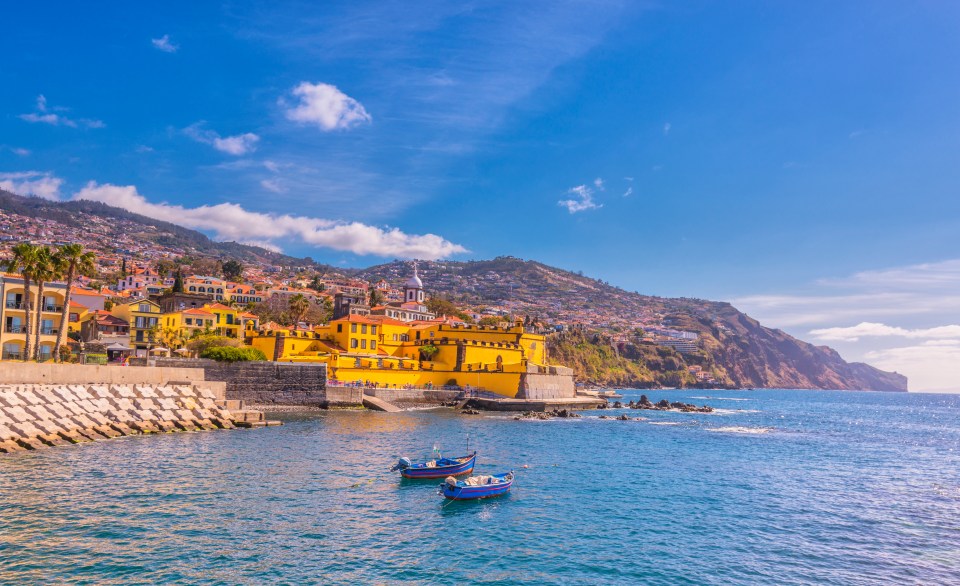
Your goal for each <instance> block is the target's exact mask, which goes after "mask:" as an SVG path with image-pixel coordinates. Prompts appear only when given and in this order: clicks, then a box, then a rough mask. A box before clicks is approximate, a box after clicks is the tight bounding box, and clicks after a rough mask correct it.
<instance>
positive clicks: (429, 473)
mask: <svg viewBox="0 0 960 586" xmlns="http://www.w3.org/2000/svg"><path fill="white" fill-rule="evenodd" d="M476 462H477V454H475V453H474V454H473V455H472V456H471V457H470V459H469V460H467V461H466V462H460V463H459V464H455V465H452V466H435V467H433V468H427V467H422V468H420V467H414V466H411V467H409V468H404V469H403V470H401V471H400V476H403V477H404V478H414V479H437V478H446V477H448V476H463V475H464V474H470V473H471V472H473V467H474V465H475V464H476Z"/></svg>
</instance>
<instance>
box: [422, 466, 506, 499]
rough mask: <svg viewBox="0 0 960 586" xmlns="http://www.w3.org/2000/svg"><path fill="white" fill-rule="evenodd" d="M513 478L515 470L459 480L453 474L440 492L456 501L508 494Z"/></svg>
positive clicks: (441, 487)
mask: <svg viewBox="0 0 960 586" xmlns="http://www.w3.org/2000/svg"><path fill="white" fill-rule="evenodd" d="M513 478H514V473H513V470H511V471H510V472H504V473H503V474H494V475H493V476H471V477H470V478H467V479H466V480H457V479H456V478H454V477H452V476H451V477H449V478H447V479H446V480H445V481H444V482H443V484H441V485H440V494H442V495H443V496H445V497H446V498H448V499H451V500H455V501H467V500H474V499H485V498H490V497H492V496H500V495H504V494H507V492H508V491H509V490H510V487H511V486H513Z"/></svg>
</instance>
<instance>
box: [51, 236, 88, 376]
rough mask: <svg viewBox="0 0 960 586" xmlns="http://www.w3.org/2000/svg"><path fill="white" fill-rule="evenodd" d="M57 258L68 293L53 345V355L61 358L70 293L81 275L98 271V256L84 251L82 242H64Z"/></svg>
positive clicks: (67, 320)
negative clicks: (96, 260)
mask: <svg viewBox="0 0 960 586" xmlns="http://www.w3.org/2000/svg"><path fill="white" fill-rule="evenodd" d="M56 258H57V263H58V264H59V265H60V270H61V272H62V273H63V275H64V277H65V278H66V281H67V294H66V295H65V296H64V299H63V311H61V312H60V329H59V330H58V331H57V342H56V344H55V345H54V347H53V356H54V357H55V358H59V357H60V347H61V346H62V345H63V336H64V332H66V331H67V324H68V322H69V319H70V293H71V289H73V282H74V280H75V279H76V278H77V277H78V276H80V275H84V276H86V277H92V276H93V275H94V273H95V272H96V266H95V265H94V259H95V258H96V256H95V255H94V254H93V253H92V252H84V251H83V245H81V244H64V245H63V246H61V247H60V248H59V249H57V254H56Z"/></svg>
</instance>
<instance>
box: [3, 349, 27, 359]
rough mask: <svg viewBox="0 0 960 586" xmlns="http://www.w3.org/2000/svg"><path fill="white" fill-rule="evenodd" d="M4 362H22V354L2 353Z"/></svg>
mask: <svg viewBox="0 0 960 586" xmlns="http://www.w3.org/2000/svg"><path fill="white" fill-rule="evenodd" d="M3 359H4V360H23V354H22V353H20V352H6V351H4V353H3Z"/></svg>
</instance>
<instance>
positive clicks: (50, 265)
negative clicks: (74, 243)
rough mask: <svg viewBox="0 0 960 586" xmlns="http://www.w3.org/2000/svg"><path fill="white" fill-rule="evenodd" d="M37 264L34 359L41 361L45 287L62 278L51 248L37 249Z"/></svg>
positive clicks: (35, 274) (34, 273)
mask: <svg viewBox="0 0 960 586" xmlns="http://www.w3.org/2000/svg"><path fill="white" fill-rule="evenodd" d="M35 262H36V264H35V265H34V267H33V280H34V281H36V282H37V323H36V326H37V327H36V329H35V330H34V332H33V335H34V344H33V354H34V358H36V359H37V360H40V334H41V329H42V326H43V312H44V310H45V307H44V299H43V291H44V285H46V283H47V282H48V281H53V280H55V279H58V278H59V277H60V264H59V263H58V262H57V259H56V257H55V256H54V254H53V251H51V250H50V247H49V246H41V247H39V248H37V256H36V259H35Z"/></svg>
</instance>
